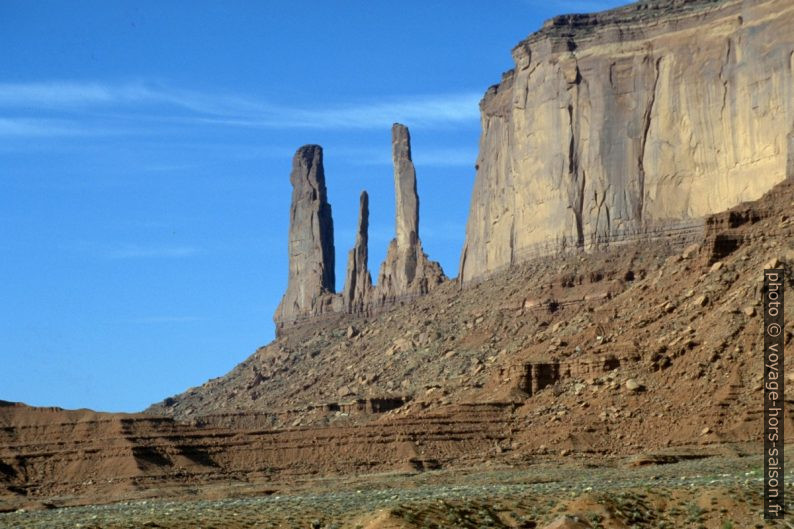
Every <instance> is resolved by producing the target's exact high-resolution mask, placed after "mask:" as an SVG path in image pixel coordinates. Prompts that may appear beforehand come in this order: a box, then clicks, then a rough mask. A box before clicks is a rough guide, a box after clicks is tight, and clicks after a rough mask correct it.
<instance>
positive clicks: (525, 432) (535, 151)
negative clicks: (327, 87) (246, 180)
mask: <svg viewBox="0 0 794 529" xmlns="http://www.w3.org/2000/svg"><path fill="white" fill-rule="evenodd" d="M513 57H514V59H515V62H516V67H515V69H514V70H511V71H509V72H507V73H506V74H504V76H503V78H502V81H501V82H500V84H498V85H496V86H494V87H491V88H490V89H489V90H488V91H487V92H486V94H485V97H484V98H483V100H482V102H481V105H480V106H481V111H482V136H481V139H480V154H479V157H478V160H477V175H476V182H475V188H474V191H473V194H472V201H471V212H470V215H469V221H468V225H467V231H466V240H465V246H464V248H463V253H462V256H461V261H460V273H459V278H458V281H457V282H455V281H450V280H447V279H446V277H445V276H444V274H443V271H442V270H441V267H440V266H439V265H438V264H437V263H435V262H433V261H431V260H430V259H429V258H428V256H427V255H426V254H425V252H424V250H423V248H422V244H421V239H420V229H419V196H418V194H417V188H416V178H417V175H416V171H415V168H414V165H413V162H412V157H411V145H410V135H409V132H408V129H407V128H406V127H405V126H403V125H400V124H395V125H394V127H393V129H392V155H393V162H394V184H395V204H396V208H395V209H396V215H395V237H394V239H393V240H392V241H391V243H390V244H389V247H388V251H387V255H386V258H385V260H384V262H383V263H382V264H381V266H380V268H379V273H378V277H377V282H376V283H375V284H373V282H372V279H371V275H370V272H369V270H368V254H369V247H368V244H369V238H368V233H367V230H368V219H369V200H368V195H367V194H366V192H364V193H362V195H361V200H360V203H359V221H358V230H357V233H356V239H355V241H351V244H352V249H351V250H350V253H349V255H348V263H347V265H348V266H347V273H346V275H345V282H344V288H343V291H342V292H341V293H337V292H335V277H334V245H335V241H334V233H333V219H332V215H331V206H330V205H329V204H328V201H327V193H326V182H325V172H324V168H323V151H322V148H321V147H319V146H316V145H307V146H304V147H301V148H300V149H298V151H297V152H296V153H295V156H294V159H293V167H292V171H291V174H290V181H291V183H292V187H293V193H292V197H291V203H290V210H289V211H290V213H289V214H290V228H289V230H290V231H289V276H288V286H287V289H286V292H285V293H284V296H283V299H282V300H281V303H280V305H279V307H278V309H277V311H276V314H275V315H274V320H275V322H276V325H277V338H276V340H274V341H273V342H272V343H270V344H268V345H266V346H264V347H262V348H260V349H259V350H257V351H256V352H255V353H254V354H252V355H251V356H250V357H249V358H247V359H246V360H245V361H244V362H242V363H241V364H239V365H238V366H237V367H236V368H235V369H233V370H232V371H231V372H229V373H228V374H226V375H224V376H222V377H219V378H216V379H213V380H210V381H208V382H207V383H205V384H203V385H202V386H200V387H197V388H191V389H189V390H187V391H185V392H184V393H182V394H180V395H176V396H174V397H171V398H168V399H165V400H164V401H163V402H161V403H158V404H155V405H153V406H151V407H150V408H149V409H148V410H146V411H145V412H144V413H143V414H134V415H132V414H131V415H121V414H103V413H97V412H92V411H89V410H78V411H64V410H60V409H57V408H30V407H27V406H24V405H22V404H15V403H7V402H2V401H0V507H2V510H13V509H15V508H17V507H20V506H32V507H45V506H56V507H57V506H63V505H72V504H79V503H87V502H112V501H117V500H120V499H129V498H146V497H149V496H147V494H149V492H148V491H150V490H160V491H163V490H166V491H168V492H167V494H168V495H172V496H174V497H184V496H186V495H197V496H198V497H204V498H208V497H209V498H212V497H217V495H218V494H224V493H223V492H222V493H219V492H218V491H219V490H221V491H223V490H225V491H226V492H228V491H229V490H231V489H228V490H227V489H223V486H228V484H229V483H232V482H233V483H234V484H235V486H239V487H242V488H238V489H235V490H238V491H239V490H247V491H254V492H256V493H258V494H261V493H263V491H269V492H273V491H287V492H288V491H290V490H293V489H291V487H294V485H295V483H296V482H298V481H300V482H301V483H303V484H306V483H309V482H310V481H311V480H312V479H314V478H316V477H317V476H318V475H320V476H327V475H330V474H337V475H340V474H341V475H351V474H356V473H358V474H367V473H377V472H392V473H393V472H421V471H424V470H433V469H437V468H439V467H441V468H443V469H452V470H455V469H458V470H466V471H468V470H470V469H471V468H474V467H478V466H479V465H482V466H483V468H485V467H486V466H487V465H503V466H504V468H507V467H516V468H518V467H522V468H523V467H526V466H528V465H531V464H533V463H534V462H536V461H538V460H539V458H547V459H544V460H551V461H557V460H556V459H554V458H555V457H556V456H554V454H559V455H560V457H565V458H573V459H574V460H576V461H582V460H586V459H587V458H593V459H597V458H605V459H604V460H606V458H618V457H629V456H638V455H639V456H640V459H638V461H639V463H637V464H643V462H648V461H651V462H652V461H666V460H669V458H672V459H675V458H676V457H679V456H680V457H681V458H685V457H689V456H691V455H692V454H693V453H698V454H702V452H703V450H712V451H716V450H719V449H721V448H720V447H727V446H728V445H730V447H731V448H730V449H731V450H734V449H735V450H737V451H739V452H740V453H747V452H742V450H750V451H752V450H753V449H755V448H757V447H758V445H759V441H760V439H761V436H762V425H761V419H760V410H761V409H762V406H761V401H762V395H761V393H759V391H758V388H759V384H760V381H761V380H762V375H763V365H762V363H761V362H759V361H758V357H757V355H756V354H755V353H754V349H755V348H756V346H757V344H758V339H759V336H760V326H759V325H760V324H759V321H758V317H757V310H756V305H757V301H758V299H759V296H760V292H761V288H762V284H760V282H759V276H760V274H759V270H760V269H761V268H763V267H764V266H765V265H766V264H768V263H770V262H774V263H787V264H788V266H789V270H791V267H792V265H794V219H793V218H792V216H791V206H792V204H794V179H792V177H794V144H792V141H793V139H792V138H793V136H792V131H793V130H794V128H793V127H792V124H793V123H794V109H793V108H792V106H794V92H793V90H794V86H792V68H793V67H794V3H792V2H790V1H788V0H745V1H739V0H691V1H683V0H653V1H642V2H639V3H636V4H632V5H629V6H627V7H624V8H619V9H615V10H611V11H606V12H603V13H600V14H594V15H570V16H562V17H557V18H554V19H552V20H550V21H549V22H547V23H546V24H545V25H544V27H543V28H542V29H541V30H540V31H539V32H537V33H535V34H533V35H531V36H530V37H529V38H528V39H526V40H525V41H523V42H521V43H520V44H519V45H518V46H517V47H516V48H515V49H514V50H513ZM673 226H674V227H678V228H680V229H678V230H677V231H674V232H670V231H669V230H667V231H663V232H661V233H657V232H655V231H654V230H656V229H657V228H659V227H667V228H669V227H673ZM605 242H606V243H610V244H608V245H602V243H605ZM612 243H614V244H612ZM571 248H573V249H575V250H577V251H573V252H560V250H561V249H571ZM580 250H581V251H580ZM547 254H554V255H553V256H549V255H547ZM537 256H545V257H544V258H541V259H531V258H532V257H537ZM506 266H511V268H510V270H509V273H499V272H500V271H502V270H503V269H504V268H505V267H506ZM786 281H787V284H788V285H789V286H794V278H793V277H792V275H791V273H789V274H788V275H787V277H786ZM787 307H788V308H787V309H786V318H785V319H786V322H787V325H786V328H785V340H786V343H787V344H789V345H790V344H791V342H792V341H793V340H794V326H792V323H794V304H788V305H787ZM786 373H787V376H788V377H789V380H794V377H792V375H794V373H792V370H791V365H790V363H789V365H788V366H786ZM786 399H787V403H788V405H787V413H786V415H785V417H784V422H785V431H786V438H785V439H786V440H787V441H790V440H791V439H794V413H792V412H794V399H793V398H792V397H791V392H790V391H789V392H788V393H786ZM747 447H750V448H749V449H748V448H747ZM726 449H727V448H726ZM671 451H672V455H671ZM648 452H653V453H652V454H649V453H648ZM682 454H683V455H682ZM666 458H667V459H666ZM609 461H610V464H612V463H611V462H614V459H610V460H609ZM487 468H493V467H487ZM627 472H628V471H627ZM742 479H744V477H743V478H742ZM746 481H747V480H746V479H745V482H746ZM263 484H264V485H263ZM205 486H206V487H207V488H202V487H205ZM320 486H322V484H321V485H320ZM212 487H215V488H212ZM245 487H250V488H245ZM257 487H258V488H257ZM687 494H688V493H687ZM747 516H748V518H746V520H749V519H750V518H749V516H750V514H748V515H747ZM159 521H160V522H162V520H159ZM712 521H714V523H713V524H711V525H709V527H711V526H714V527H719V525H716V524H717V521H716V518H715V519H714V520H712ZM561 523H562V522H561ZM621 523H622V522H621ZM627 524H628V522H627V523H626V524H623V525H611V526H609V527H626V526H628V525H627ZM401 527H402V526H401ZM404 527H414V525H404ZM737 527H738V525H737Z"/></svg>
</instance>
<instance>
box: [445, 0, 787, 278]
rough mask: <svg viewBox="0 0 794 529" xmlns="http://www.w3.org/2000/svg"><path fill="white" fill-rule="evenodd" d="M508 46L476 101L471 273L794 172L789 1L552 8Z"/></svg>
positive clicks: (748, 192) (748, 193) (674, 213)
mask: <svg viewBox="0 0 794 529" xmlns="http://www.w3.org/2000/svg"><path fill="white" fill-rule="evenodd" d="M513 58H514V60H515V64H516V67H515V69H514V70H511V71H510V72H508V73H506V74H505V75H504V77H503V79H502V82H501V83H500V84H499V85H496V86H494V87H491V88H490V89H489V90H488V91H487V92H486V94H485V97H484V98H483V100H482V102H481V104H480V108H481V112H482V136H481V139H480V154H479V157H478V161H477V167H478V171H477V177H476V181H475V187H474V193H473V196H472V202H471V210H470V214H469V221H468V225H467V230H466V240H465V244H464V249H463V253H462V256H461V266H460V277H461V278H462V279H463V280H464V281H467V280H471V279H474V278H477V277H479V276H482V275H484V274H487V273H489V272H491V271H494V270H497V269H499V268H500V267H503V266H506V265H509V264H511V263H514V262H517V261H521V260H523V259H524V258H525V257H526V256H527V255H529V254H536V253H538V251H537V250H538V249H539V248H542V250H541V251H552V250H554V249H557V248H560V247H561V246H563V245H567V246H570V245H572V244H576V245H584V246H588V245H590V244H592V243H593V242H594V241H595V240H596V239H599V238H600V239H602V240H603V239H604V238H609V237H612V236H615V235H617V234H620V233H624V232H626V231H634V230H642V229H647V228H649V227H652V226H657V225H659V224H665V223H669V222H671V221H681V220H682V219H694V218H698V217H702V216H703V215H706V214H710V213H713V212H716V211H720V210H723V209H726V208H728V207H731V206H733V205H734V204H737V203H739V202H741V201H744V200H752V199H756V198H758V197H759V196H761V194H762V193H763V192H765V191H766V190H767V189H769V188H770V187H772V186H773V185H774V184H775V183H777V182H780V181H781V180H783V179H784V178H786V175H787V173H791V172H792V171H793V170H792V169H791V168H790V166H792V162H791V161H790V160H791V157H792V155H791V154H790V150H791V147H790V145H791V139H790V138H791V134H792V123H794V87H793V86H792V83H794V79H792V61H794V4H792V3H791V2H789V1H787V0H756V1H741V0H726V1H707V0H702V1H701V0H696V1H694V2H675V1H652V2H641V3H638V4H633V5H630V6H627V7H625V8H620V9H616V10H612V11H607V12H604V13H600V14H595V15H574V16H563V17H557V18H555V19H553V20H550V21H549V22H547V23H546V25H545V26H544V28H543V29H542V30H541V31H539V32H538V33H536V34H534V35H532V36H530V37H529V38H528V39H527V40H526V41H524V42H522V43H520V44H519V45H518V46H517V47H516V48H515V49H514V50H513ZM550 240H551V243H550V244H543V243H548V242H549V241H550Z"/></svg>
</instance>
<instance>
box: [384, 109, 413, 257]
mask: <svg viewBox="0 0 794 529" xmlns="http://www.w3.org/2000/svg"><path fill="white" fill-rule="evenodd" d="M391 152H392V161H393V163H394V199H395V205H396V208H395V209H396V224H397V230H396V231H397V245H398V246H399V247H401V248H408V247H409V246H411V245H412V244H416V241H417V239H419V195H418V194H417V192H416V170H415V169H414V162H413V161H412V160H411V134H410V133H409V132H408V127H406V126H405V125H401V124H400V123H395V124H394V125H393V126H392V129H391Z"/></svg>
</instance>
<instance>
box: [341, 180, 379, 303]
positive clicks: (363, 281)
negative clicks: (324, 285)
mask: <svg viewBox="0 0 794 529" xmlns="http://www.w3.org/2000/svg"><path fill="white" fill-rule="evenodd" d="M368 229H369V195H367V192H366V191H362V192H361V199H360V202H359V210H358V230H357V231H356V244H355V246H353V249H352V250H350V253H348V255H347V277H346V278H345V288H344V290H343V292H342V300H343V303H344V306H345V310H346V311H347V312H350V313H353V312H363V311H364V309H365V307H366V305H367V303H368V301H369V297H370V292H371V290H372V277H371V276H370V274H369V269H368V268H367V261H368V258H369V248H368V240H369V237H368V233H367V231H368Z"/></svg>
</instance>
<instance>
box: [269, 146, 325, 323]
mask: <svg viewBox="0 0 794 529" xmlns="http://www.w3.org/2000/svg"><path fill="white" fill-rule="evenodd" d="M290 183H291V184H292V204H291V206H290V226H289V280H288V283H287V291H286V292H285V293H284V297H283V298H282V299H281V303H280V304H279V306H278V309H276V314H275V316H274V320H275V321H276V323H277V324H283V323H290V322H292V321H293V320H295V319H298V318H301V317H304V316H310V315H317V314H321V313H322V312H325V311H326V310H327V309H328V308H330V307H329V306H330V305H331V304H332V302H333V300H332V296H329V294H333V292H334V289H335V287H334V284H335V278H334V221H333V218H332V217H331V205H330V204H328V200H327V196H326V188H325V172H324V170H323V149H322V147H320V146H319V145H304V146H303V147H301V148H300V149H298V150H297V152H296V153H295V156H294V157H293V159H292V172H291V174H290Z"/></svg>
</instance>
